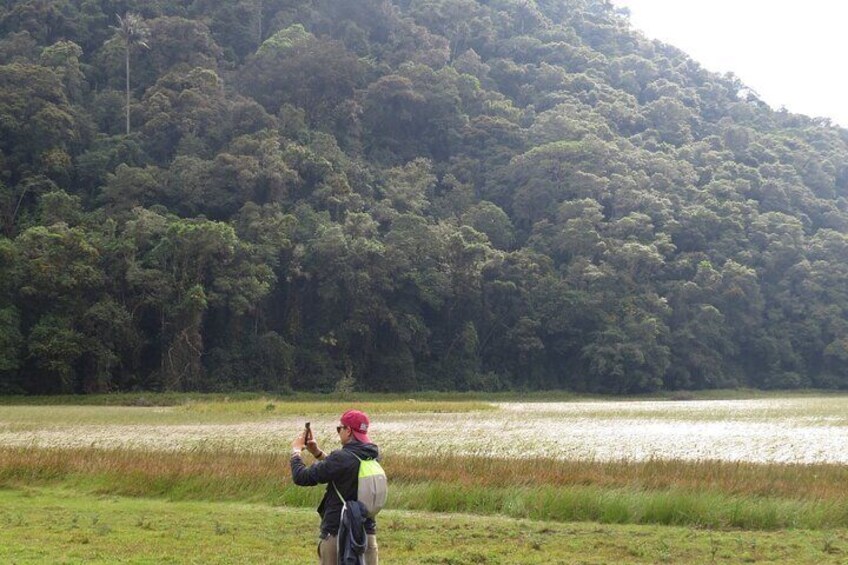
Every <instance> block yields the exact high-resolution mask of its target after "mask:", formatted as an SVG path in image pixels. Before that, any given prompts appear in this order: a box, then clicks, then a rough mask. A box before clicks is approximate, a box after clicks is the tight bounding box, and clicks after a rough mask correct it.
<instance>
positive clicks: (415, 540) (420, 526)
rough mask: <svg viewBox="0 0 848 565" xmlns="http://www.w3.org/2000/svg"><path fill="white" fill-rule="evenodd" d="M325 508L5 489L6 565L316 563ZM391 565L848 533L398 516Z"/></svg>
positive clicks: (772, 545) (724, 548) (789, 541)
mask: <svg viewBox="0 0 848 565" xmlns="http://www.w3.org/2000/svg"><path fill="white" fill-rule="evenodd" d="M316 523H317V517H316V516H315V514H314V511H313V510H307V509H298V508H285V507H283V508H280V507H272V506H269V505H266V504H245V503H232V502H186V501H183V502H168V501H163V500H155V499H146V498H124V497H117V496H95V495H84V494H80V493H77V492H74V491H72V490H67V489H63V488H59V487H47V488H21V489H5V490H0V562H3V563H18V564H29V563H65V564H71V563H103V564H105V563H110V564H111V563H150V564H153V563H156V564H159V563H175V564H177V563H204V564H206V563H222V564H223V563H286V564H303V563H310V562H312V561H313V558H314V555H315V553H314V551H315V549H314V547H315V543H314V542H315V541H316V539H315V535H314V533H315V527H316ZM379 544H380V552H381V558H382V560H383V562H385V563H391V564H393V565H407V564H408V565H412V564H427V563H431V564H453V565H461V564H472V563H476V564H479V563H486V564H504V565H506V564H517V563H528V564H533V563H536V564H542V563H544V564H557V563H575V564H576V563H614V562H617V563H818V564H826V563H844V562H845V559H846V555H848V531H846V530H844V529H839V530H829V531H818V532H810V531H805V530H789V531H780V532H747V531H704V530H698V529H690V528H681V527H669V526H620V525H598V524H561V523H554V522H543V521H529V520H515V519H509V518H503V517H491V516H490V517H477V516H469V515H457V514H453V515H444V514H432V513H427V512H408V511H397V510H387V511H385V512H384V514H383V515H382V516H381V520H380V533H379Z"/></svg>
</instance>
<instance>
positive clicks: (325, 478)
mask: <svg viewBox="0 0 848 565" xmlns="http://www.w3.org/2000/svg"><path fill="white" fill-rule="evenodd" d="M344 463H345V456H344V455H343V454H342V453H341V450H337V451H334V452H332V453H330V454H329V455H325V457H324V458H323V459H322V460H321V461H317V462H315V463H313V464H312V465H310V466H309V467H307V466H306V464H305V463H304V462H303V458H302V457H301V456H300V453H297V454H295V453H292V457H291V470H292V481H294V484H296V485H298V486H302V487H312V486H315V485H318V484H324V483H329V482H330V481H332V480H333V479H335V478H336V477H338V475H339V474H340V472H341V471H343V470H344V468H345V465H344Z"/></svg>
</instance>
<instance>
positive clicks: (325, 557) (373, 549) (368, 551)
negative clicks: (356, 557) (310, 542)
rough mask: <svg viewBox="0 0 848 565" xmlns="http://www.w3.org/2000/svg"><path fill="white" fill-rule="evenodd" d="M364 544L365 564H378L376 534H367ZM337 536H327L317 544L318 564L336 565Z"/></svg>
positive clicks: (337, 558) (337, 557)
mask: <svg viewBox="0 0 848 565" xmlns="http://www.w3.org/2000/svg"><path fill="white" fill-rule="evenodd" d="M366 538H367V544H366V545H365V554H364V555H365V565H378V563H379V560H378V559H377V536H375V535H373V534H368V536H366ZM336 543H337V536H329V537H327V538H325V539H322V540H321V541H320V543H319V544H318V565H336V564H337V563H338V562H339V552H338V548H337V547H336Z"/></svg>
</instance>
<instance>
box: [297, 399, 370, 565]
mask: <svg viewBox="0 0 848 565" xmlns="http://www.w3.org/2000/svg"><path fill="white" fill-rule="evenodd" d="M370 424H371V423H370V421H369V419H368V416H367V415H366V414H365V413H364V412H360V411H359V410H348V411H347V412H345V413H344V414H342V416H341V418H340V419H339V425H338V426H336V432H337V433H338V434H339V441H340V442H341V445H342V447H341V449H336V450H334V451H333V452H331V453H330V454H329V455H328V454H326V453H324V451H322V450H321V448H320V447H318V443H317V442H316V441H315V440H314V439H312V438H308V437H306V436H307V433H306V431H304V432H302V433H301V434H300V435H299V436H298V437H297V438H295V440H294V441H293V442H292V444H291V447H292V455H291V471H292V481H294V484H296V485H298V486H303V487H311V486H315V485H319V484H326V485H327V489H326V491H325V492H324V498H323V499H321V503H320V504H319V505H318V514H319V515H320V516H321V533H320V535H319V543H318V563H319V565H336V564H337V563H338V551H337V538H338V532H339V524H340V520H341V514H342V504H343V503H342V500H341V498H340V497H339V495H341V497H343V498H344V500H346V501H348V500H356V498H357V488H358V484H359V463H360V460H364V459H377V458H378V457H379V448H378V447H377V445H375V444H374V442H372V441H371V439H370V438H369V437H368V427H369V426H370ZM310 435H311V434H310ZM304 448H306V449H308V450H309V452H310V453H311V454H312V455H313V456H314V457H315V459H316V460H317V461H316V462H315V463H313V464H312V465H310V466H309V467H307V466H306V464H305V463H304V462H303V458H302V457H301V452H302V451H303V449H304ZM337 490H338V492H337ZM376 532H377V524H376V521H375V520H374V519H372V518H368V519H366V520H365V533H366V540H367V543H366V548H365V553H364V554H363V555H364V558H365V565H378V554H377V535H376Z"/></svg>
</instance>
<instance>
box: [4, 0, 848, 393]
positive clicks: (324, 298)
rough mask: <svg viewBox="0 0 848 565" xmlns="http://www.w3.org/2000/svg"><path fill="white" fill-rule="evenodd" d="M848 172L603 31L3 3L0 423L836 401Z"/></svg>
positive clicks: (319, 8)
mask: <svg viewBox="0 0 848 565" xmlns="http://www.w3.org/2000/svg"><path fill="white" fill-rule="evenodd" d="M115 14H121V16H122V19H121V20H120V21H119V19H118V18H117V17H116V16H115ZM128 14H129V17H128V16H127V15H128ZM136 16H137V17H136ZM121 23H123V28H121V27H120V24H121ZM115 26H118V28H117V29H116V27H115ZM127 84H129V90H128V91H125V89H126V88H127ZM127 94H129V97H130V105H129V106H130V107H129V109H130V118H129V120H130V121H129V123H127V121H126V114H125V96H126V95H127ZM128 126H129V133H127V127H128ZM846 142H848V132H846V130H843V129H839V128H836V127H833V126H831V125H830V124H829V123H826V122H822V121H821V120H818V121H816V120H811V119H809V118H807V117H804V116H799V115H794V114H791V113H788V112H786V111H774V110H772V109H770V108H769V107H768V106H767V105H766V104H764V103H763V102H761V101H760V100H758V99H757V98H756V97H755V96H754V95H753V94H751V92H750V91H749V90H747V89H746V88H745V86H744V85H743V84H741V83H740V82H739V81H738V80H737V79H736V78H735V77H733V76H732V75H728V76H718V75H716V74H713V73H709V72H707V71H705V70H704V69H702V68H701V67H700V66H699V65H698V63H697V62H695V61H693V60H691V59H690V58H688V57H687V56H686V55H685V54H684V53H682V52H680V51H679V50H677V49H675V48H673V47H671V46H667V45H663V44H660V43H657V42H652V41H649V40H647V39H646V38H645V37H644V36H642V35H641V34H639V33H638V32H635V31H634V30H632V29H631V28H630V26H629V23H628V21H627V18H626V15H624V14H622V13H619V12H617V11H616V10H615V9H614V8H613V6H612V5H611V4H610V3H609V2H605V1H595V0H557V1H554V0H536V1H535V2H534V1H533V0H490V1H475V0H395V1H394V2H390V1H388V0H358V1H357V2H334V1H331V0H313V1H307V0H263V1H255V0H242V1H237V2H214V1H211V0H195V1H193V2H189V1H184V2H164V1H159V2H149V1H147V2H140V1H108V0H103V1H100V2H91V1H88V0H26V1H17V2H11V1H7V2H3V3H0V171H2V172H1V173H0V174H2V176H0V233H2V234H3V235H2V236H0V391H6V392H17V391H25V392H38V393H52V392H74V391H76V392H95V391H108V390H131V389H173V390H228V389H250V388H254V389H273V390H287V389H309V390H328V389H333V388H338V389H340V390H344V389H350V388H352V387H356V388H359V389H363V390H409V389H457V390H467V389H474V390H496V389H503V388H511V389H548V388H562V389H572V390H579V391H603V392H617V393H624V392H628V393H629V392H639V391H650V390H657V389H690V388H695V389H697V388H711V387H726V386H735V385H747V386H754V387H762V388H774V387H782V388H792V387H799V386H817V387H834V388H836V387H839V388H845V387H846V386H848V364H846V361H847V360H848V322H846V320H848V318H846V308H848V293H846V290H845V284H844V283H845V281H846V276H848V237H846V232H848V200H846V195H848V190H846V189H848V144H846Z"/></svg>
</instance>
